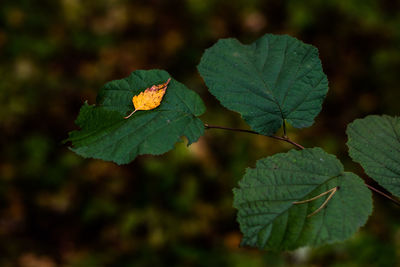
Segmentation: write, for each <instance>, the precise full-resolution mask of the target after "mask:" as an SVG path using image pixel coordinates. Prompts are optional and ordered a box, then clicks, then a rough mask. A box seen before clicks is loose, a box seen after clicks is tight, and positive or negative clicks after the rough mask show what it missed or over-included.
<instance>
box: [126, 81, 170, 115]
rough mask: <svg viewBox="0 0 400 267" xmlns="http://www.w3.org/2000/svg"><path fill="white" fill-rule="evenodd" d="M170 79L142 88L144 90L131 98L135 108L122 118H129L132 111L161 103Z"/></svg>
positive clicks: (149, 108) (151, 107)
mask: <svg viewBox="0 0 400 267" xmlns="http://www.w3.org/2000/svg"><path fill="white" fill-rule="evenodd" d="M170 81H171V78H169V79H168V80H167V81H166V82H165V83H162V84H159V85H153V86H152V87H150V88H147V89H146V90H144V92H141V93H140V94H138V95H135V96H134V97H133V98H132V103H133V105H134V107H135V110H134V111H132V113H131V114H129V115H128V116H126V117H124V118H125V119H127V118H129V117H130V116H132V114H133V113H135V112H136V111H138V110H151V109H154V108H156V107H158V106H159V105H160V104H161V100H162V98H163V96H164V95H165V91H166V90H167V86H168V84H169V82H170Z"/></svg>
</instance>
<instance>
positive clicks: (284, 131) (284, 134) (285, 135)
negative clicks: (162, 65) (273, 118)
mask: <svg viewBox="0 0 400 267" xmlns="http://www.w3.org/2000/svg"><path fill="white" fill-rule="evenodd" d="M282 128H283V137H285V138H288V137H287V134H286V123H285V120H283V123H282Z"/></svg>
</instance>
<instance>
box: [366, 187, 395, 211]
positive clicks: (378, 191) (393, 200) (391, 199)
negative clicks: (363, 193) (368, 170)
mask: <svg viewBox="0 0 400 267" xmlns="http://www.w3.org/2000/svg"><path fill="white" fill-rule="evenodd" d="M365 185H366V186H367V187H368V188H369V189H371V190H372V191H375V192H376V193H378V194H380V195H382V196H384V197H386V198H387V199H389V200H390V201H392V202H393V203H394V204H396V205H397V206H400V201H398V200H396V199H394V198H392V197H391V196H389V195H388V194H385V193H383V192H382V191H380V190H378V189H376V188H375V187H373V186H372V185H369V184H365Z"/></svg>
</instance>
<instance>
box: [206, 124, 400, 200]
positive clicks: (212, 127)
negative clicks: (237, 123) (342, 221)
mask: <svg viewBox="0 0 400 267" xmlns="http://www.w3.org/2000/svg"><path fill="white" fill-rule="evenodd" d="M284 125H285V124H284ZM204 127H205V128H206V129H222V130H228V131H235V132H243V133H250V134H257V135H262V136H266V137H270V138H273V139H277V140H281V141H284V142H287V143H289V144H292V145H293V146H295V147H297V148H299V149H304V147H303V146H302V145H300V144H297V143H296V142H294V141H292V140H290V139H289V138H288V137H286V133H285V130H284V135H285V136H284V137H280V136H276V135H264V134H260V133H257V132H255V131H251V130H245V129H236V128H229V127H223V126H216V125H209V124H204ZM365 185H366V186H367V187H368V188H369V189H371V190H372V191H374V192H376V193H378V194H380V195H381V196H383V197H385V198H387V199H389V200H390V201H392V202H393V203H395V204H396V205H398V206H400V201H398V200H396V199H394V198H392V197H391V196H389V195H387V194H385V193H383V192H382V191H380V190H378V189H376V188H375V187H373V186H372V185H369V184H365Z"/></svg>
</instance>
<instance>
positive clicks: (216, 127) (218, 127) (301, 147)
mask: <svg viewBox="0 0 400 267" xmlns="http://www.w3.org/2000/svg"><path fill="white" fill-rule="evenodd" d="M204 127H206V129H222V130H228V131H235V132H243V133H250V134H257V135H262V136H266V137H270V138H274V139H277V140H281V141H284V142H287V143H289V144H292V145H293V146H295V147H297V148H299V149H304V147H303V146H302V145H299V144H297V143H296V142H294V141H292V140H290V139H289V138H288V137H280V136H276V135H264V134H260V133H257V132H255V131H251V130H245V129H236V128H228V127H223V126H216V125H209V124H204Z"/></svg>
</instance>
